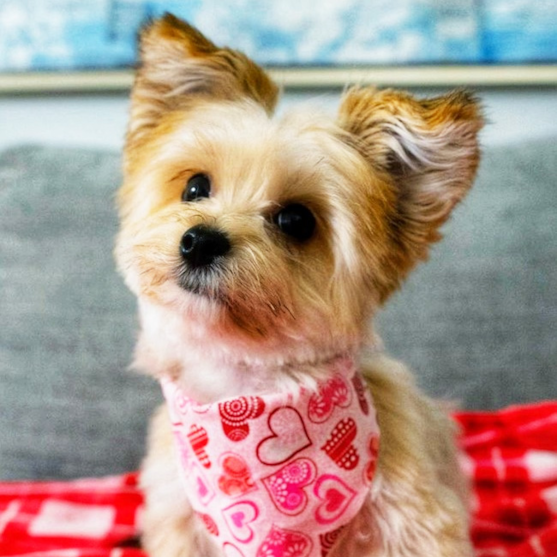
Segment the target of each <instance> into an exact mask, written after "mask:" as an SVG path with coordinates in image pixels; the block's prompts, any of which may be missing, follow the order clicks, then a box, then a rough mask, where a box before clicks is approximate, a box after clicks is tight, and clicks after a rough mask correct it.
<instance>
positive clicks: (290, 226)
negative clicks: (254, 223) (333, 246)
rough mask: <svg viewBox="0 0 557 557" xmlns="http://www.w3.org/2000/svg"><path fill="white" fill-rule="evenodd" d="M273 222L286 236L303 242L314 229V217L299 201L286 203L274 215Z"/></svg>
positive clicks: (310, 235) (309, 236)
mask: <svg viewBox="0 0 557 557" xmlns="http://www.w3.org/2000/svg"><path fill="white" fill-rule="evenodd" d="M273 220H274V222H275V224H276V225H277V226H278V227H279V228H280V229H281V230H282V232H284V233H285V234H287V235H288V236H291V237H292V238H294V239H296V240H299V241H300V242H304V241H305V240H309V239H310V238H311V237H312V235H313V232H314V230H315V217H314V216H313V213H312V212H311V211H310V210H309V209H308V208H307V207H306V206H305V205H301V204H299V203H293V204H292V205H287V206H286V207H284V208H283V209H281V210H280V211H279V212H278V213H277V214H276V215H275V216H274V219H273Z"/></svg>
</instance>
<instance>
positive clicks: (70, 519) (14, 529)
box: [0, 474, 145, 557]
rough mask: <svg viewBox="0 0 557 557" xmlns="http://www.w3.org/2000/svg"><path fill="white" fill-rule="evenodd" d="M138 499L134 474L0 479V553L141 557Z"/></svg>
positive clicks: (19, 556) (31, 556)
mask: <svg viewBox="0 0 557 557" xmlns="http://www.w3.org/2000/svg"><path fill="white" fill-rule="evenodd" d="M142 502H143V499H142V496H141V494H140V492H139V490H138V488H137V477H136V475H135V474H126V475H123V476H115V477H108V478H101V479H84V480H77V481H72V482H6V483H0V556H1V557H8V556H10V557H16V556H17V557H145V554H144V553H143V552H142V551H140V550H139V549H137V545H138V544H137V534H138V523H139V513H140V510H141V504H142ZM134 546H135V547H134Z"/></svg>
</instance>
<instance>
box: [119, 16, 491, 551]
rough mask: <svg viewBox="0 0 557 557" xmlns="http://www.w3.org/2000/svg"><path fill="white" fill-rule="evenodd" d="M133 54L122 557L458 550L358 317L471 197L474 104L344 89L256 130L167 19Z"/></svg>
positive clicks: (432, 450) (431, 445) (456, 482)
mask: <svg viewBox="0 0 557 557" xmlns="http://www.w3.org/2000/svg"><path fill="white" fill-rule="evenodd" d="M140 44H141V63H140V67H139V69H138V72H137V75H136V79H135V84H134V86H133V91H132V97H131V111H130V123H129V128H128V133H127V138H126V145H125V153H124V180H123V185H122V187H121V190H120V192H119V211H120V218H121V228H120V231H119V235H118V238H117V244H116V258H117V261H118V266H119V269H120V271H121V273H122V274H123V276H124V278H125V281H126V283H127V285H128V287H129V288H130V289H131V291H132V292H133V293H134V294H135V295H136V296H137V298H138V305H139V316H140V325H141V328H140V334H139V339H138V344H137V348H136V352H135V360H134V365H135V367H137V368H138V369H140V370H142V371H144V372H146V373H148V374H150V375H152V376H153V377H155V378H157V379H158V380H160V381H161V383H162V386H163V391H164V393H165V397H166V400H167V404H166V405H163V407H162V408H161V409H160V410H159V411H158V412H157V413H156V415H155V416H154V418H153V422H152V425H151V430H150V436H149V442H148V444H149V448H148V454H147V456H146V459H145V462H144V465H143V468H142V472H141V485H142V488H143V489H144V492H145V498H146V506H145V511H144V516H143V544H144V547H145V549H146V551H147V552H148V553H149V555H150V556H151V557H190V556H192V557H193V556H196V557H197V556H204V557H213V556H214V557H217V556H226V557H241V556H244V557H250V556H253V557H255V556H257V557H260V556H278V555H281V556H290V557H313V556H314V555H328V556H329V557H337V556H341V555H350V556H361V557H364V556H365V557H368V556H369V557H372V556H373V557H375V556H383V557H387V556H389V557H410V556H412V557H418V556H419V557H467V556H471V555H472V547H471V543H470V539H469V518H468V506H469V504H468V501H467V497H468V492H467V485H466V482H465V481H464V480H463V478H462V476H461V474H460V472H459V466H458V458H457V451H456V449H455V442H454V438H455V433H456V432H455V430H454V427H453V425H452V424H451V421H450V419H449V418H448V417H447V416H446V415H445V411H444V410H443V409H442V408H441V407H440V406H439V405H438V404H437V403H435V402H434V401H432V400H430V399H429V398H427V396H425V395H424V394H423V393H422V392H420V390H419V389H418V388H417V386H416V385H415V384H414V382H413V380H412V378H411V375H410V374H409V372H408V371H407V370H406V368H405V367H404V366H403V365H402V364H400V363H398V362H396V361H394V360H392V359H390V358H389V357H388V356H386V355H385V354H383V353H382V351H381V346H380V341H379V339H378V338H377V335H376V334H375V333H374V332H373V327H371V326H370V320H371V318H372V317H373V315H374V314H375V313H376V311H377V310H378V308H380V307H382V306H383V304H384V303H385V302H386V301H387V300H388V298H389V297H390V295H391V294H392V293H393V292H395V291H396V290H397V289H398V288H399V286H400V285H401V283H402V282H403V280H404V279H405V278H406V277H407V275H408V273H409V272H410V271H411V270H412V269H413V268H414V266H415V265H416V264H417V263H418V262H420V261H422V260H425V259H426V258H427V256H428V250H429V247H430V245H431V244H432V243H434V242H436V241H438V240H439V239H440V238H441V234H440V227H441V225H442V224H443V223H444V222H445V221H446V220H447V219H448V217H449V215H450V213H451V211H452V209H453V207H454V206H455V205H456V204H457V203H458V202H459V201H460V200H461V199H462V198H463V197H464V196H465V194H466V193H467V192H468V190H469V188H470V187H471V185H472V183H473V180H474V177H475V173H476V169H477V166H478V163H479V145H478V132H479V131H480V129H481V127H482V123H483V120H482V114H481V107H480V106H479V103H478V101H477V100H476V98H475V97H474V96H473V95H472V94H470V93H468V92H465V91H455V92H451V93H448V94H446V95H443V96H438V97H436V98H431V99H425V100H424V99H418V98H415V97H414V96H412V95H410V94H408V93H405V92H401V91H396V90H378V89H375V88H372V87H364V86H354V87H351V88H348V89H347V90H346V91H345V92H344V94H343V96H342V98H341V100H340V106H339V109H338V114H337V115H336V117H334V118H332V117H330V116H328V115H325V114H322V113H320V112H318V111H312V110H309V109H308V108H307V107H306V108H304V109H302V110H297V111H296V110H294V111H292V112H291V113H289V114H287V115H284V116H281V117H280V118H278V117H276V116H274V110H275V105H276V103H277V99H278V96H279V89H278V87H277V86H276V84H275V83H274V82H273V81H272V80H271V79H270V77H269V76H268V75H267V74H266V73H265V71H264V70H263V69H262V68H260V67H259V66H258V65H257V64H256V63H255V62H253V61H252V60H250V59H249V58H247V57H246V56H245V55H244V54H242V53H240V52H237V51H235V50H232V49H229V48H220V47H218V46H216V45H215V44H213V43H212V42H211V41H210V40H209V39H207V38H206V37H204V36H203V35H202V34H201V33H200V32H199V31H198V30H197V29H195V28H194V27H192V26H190V25H189V24H188V23H186V22H184V21H182V20H180V19H178V18H176V17H174V16H172V15H170V14H167V15H165V16H164V17H162V18H161V19H158V20H155V21H154V22H152V23H151V24H150V25H149V26H147V27H146V28H145V29H144V30H143V32H142V34H141V39H140ZM362 378H363V381H362ZM222 401H225V402H222ZM351 401H352V402H351ZM354 401H356V402H354ZM358 404H359V406H358ZM300 405H306V406H304V408H309V411H308V412H309V413H308V414H307V415H306V414H304V412H305V410H300V408H301V406H300ZM242 412H244V413H243V414H242ZM187 420H190V421H189V422H188V421H187ZM359 420H360V421H359ZM335 424H336V426H335ZM333 426H335V427H333ZM217 430H218V431H217ZM356 430H357V431H358V435H362V436H363V437H362V439H363V440H357V439H356V434H355V431H356ZM217 435H218V436H220V437H219V440H218V441H215V443H221V442H222V443H223V445H222V447H220V448H219V451H220V452H218V454H217V453H211V452H210V450H212V449H211V444H212V443H213V441H212V440H213V439H215V436H217ZM258 435H259V436H260V437H259V438H258V439H259V440H258V444H257V445H256V444H255V441H256V440H255V437H256V436H258ZM261 436H263V437H261ZM319 436H321V437H320V439H321V440H319V441H317V440H316V438H317V437H319ZM250 440H251V441H250ZM248 442H253V443H254V444H252V445H249V446H248V445H247V444H246V443H248ZM252 453H256V456H257V459H258V460H259V462H258V463H256V464H254V463H253V462H252V460H255V457H254V458H253V459H252V456H253V455H252ZM318 460H320V462H319V463H318V462H317V461H318ZM321 466H324V468H323V469H322V468H321ZM256 467H259V468H257V469H256ZM351 467H352V468H351ZM355 470H358V474H356V475H357V476H358V478H356V479H355V480H354V482H355V483H354V485H352V484H351V483H349V482H351V481H352V479H350V474H351V472H352V471H355ZM267 472H268V473H267ZM210 474H212V475H210ZM265 474H266V475H265ZM293 478H294V479H293ZM296 478H297V479H296ZM347 478H348V479H347ZM281 489H282V491H281ZM213 497H214V499H213ZM222 497H224V502H222V501H221V502H220V503H219V504H220V505H221V506H220V507H218V510H217V511H214V509H213V507H211V505H212V504H213V501H216V500H217V499H218V500H219V501H220V500H221V499H222ZM258 497H259V498H260V499H257V498H258ZM265 498H266V499H265ZM256 499H257V501H259V502H254V501H255V500H256ZM263 500H266V501H267V502H268V504H265V503H263V504H261V502H260V501H263ZM204 508H206V509H213V510H212V511H210V510H207V511H204ZM340 511H343V513H344V511H346V513H344V514H343V513H341V512H340ZM278 515H281V516H283V518H284V520H285V521H286V522H284V524H282V523H280V524H279V523H275V518H274V517H275V516H278ZM306 515H307V516H306ZM300 517H305V518H300ZM307 517H309V518H307ZM306 519H307V521H309V522H307V524H305V525H304V524H301V522H303V521H304V520H306ZM277 520H278V519H277ZM296 521H297V522H296ZM298 525H300V526H299V528H298ZM304 528H305V530H304Z"/></svg>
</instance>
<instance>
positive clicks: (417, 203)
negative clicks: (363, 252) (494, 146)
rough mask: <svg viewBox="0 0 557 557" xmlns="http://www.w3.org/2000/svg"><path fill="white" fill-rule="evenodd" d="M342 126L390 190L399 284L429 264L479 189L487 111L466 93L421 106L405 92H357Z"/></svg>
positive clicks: (347, 101)
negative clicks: (450, 223) (451, 222)
mask: <svg viewBox="0 0 557 557" xmlns="http://www.w3.org/2000/svg"><path fill="white" fill-rule="evenodd" d="M338 123H339V125H340V127H341V128H342V129H343V130H344V132H346V136H345V139H346V141H348V142H349V143H351V144H352V145H353V147H354V148H355V149H356V150H357V151H359V153H360V154H361V155H362V156H363V157H364V158H365V160H366V162H367V164H368V165H370V167H371V168H372V170H373V171H374V172H375V173H377V174H379V175H382V176H383V177H384V178H386V182H387V183H389V184H390V187H389V189H390V191H389V192H388V194H387V197H388V198H389V199H390V200H391V207H390V214H389V216H388V218H389V226H390V228H391V233H390V236H391V238H392V241H393V249H391V250H390V253H391V255H390V257H391V261H390V262H389V267H390V269H389V271H388V272H387V274H390V275H391V276H393V275H398V277H397V279H395V280H396V282H397V283H398V281H399V280H400V279H402V278H404V276H405V275H406V273H407V272H408V271H409V270H410V269H411V268H412V267H413V266H414V265H415V263H416V262H417V261H419V260H420V259H425V258H426V257H427V253H428V246H429V245H430V244H431V243H432V242H434V241H436V240H438V239H439V238H440V237H441V236H440V234H439V227H440V226H441V225H442V224H443V223H444V222H445V221H446V220H447V218H448V217H449V215H450V213H451V210H452V209H453V207H454V206H455V205H456V204H457V203H458V202H459V201H460V200H461V199H462V198H463V197H464V195H465V194H466V192H467V191H468V189H469V188H470V187H471V185H472V182H473V180H474V177H475V174H476V169H477V167H478V163H479V146H478V137H477V136H478V132H479V130H480V129H481V128H482V126H483V118H482V115H481V110H480V107H479V104H478V102H477V100H476V99H475V98H474V97H473V96H472V95H471V94H470V93H467V92H464V91H456V92H452V93H449V94H447V95H445V96H441V97H436V98H433V99H426V100H419V99H416V98H414V97H412V96H411V95H409V94H407V93H404V92H401V91H393V90H384V91H378V90H376V89H374V88H353V89H350V90H348V92H347V93H346V94H345V96H344V99H343V102H342V103H341V107H340V111H339V118H338ZM393 190H394V191H393ZM388 290H390V289H388Z"/></svg>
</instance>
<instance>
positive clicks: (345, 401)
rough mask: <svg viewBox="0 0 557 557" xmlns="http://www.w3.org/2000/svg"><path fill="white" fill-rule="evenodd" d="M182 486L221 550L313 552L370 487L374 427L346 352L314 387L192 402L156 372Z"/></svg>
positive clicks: (251, 554)
mask: <svg viewBox="0 0 557 557" xmlns="http://www.w3.org/2000/svg"><path fill="white" fill-rule="evenodd" d="M162 388H163V392H164V395H165V398H166V401H167V403H168V408H169V412H170V418H171V421H172V427H173V432H174V436H175V441H176V446H177V449H178V451H177V452H178V456H179V462H180V465H181V470H182V474H183V478H184V484H185V489H186V494H187V496H188V498H189V500H190V502H191V505H192V507H193V509H194V510H195V511H196V513H197V515H198V516H199V518H200V519H201V520H202V522H203V524H204V525H205V527H206V528H207V530H208V531H209V533H210V534H212V535H213V536H214V537H215V538H216V540H217V543H219V544H220V545H221V546H222V548H223V551H224V554H225V555H226V557H322V556H324V555H326V554H327V552H328V551H329V550H330V548H331V547H332V546H333V544H334V542H335V540H336V539H337V538H338V536H339V534H340V533H341V531H342V528H343V527H344V526H345V525H346V524H347V523H348V522H350V520H351V519H352V518H354V517H355V516H356V514H357V513H358V511H359V510H360V508H361V507H362V505H363V503H364V501H365V500H366V498H367V497H368V495H369V488H370V485H371V482H372V479H373V476H374V473H375V466H376V461H377V454H378V447H379V428H378V426H377V422H376V417H375V409H374V407H373V403H372V399H371V396H370V393H369V390H368V388H367V386H366V385H365V383H364V381H363V379H362V377H361V375H360V374H359V373H358V372H357V371H356V370H355V369H354V366H353V364H352V362H351V361H348V360H341V361H337V362H336V363H335V364H334V365H333V369H332V375H331V376H330V378H329V379H328V380H326V381H323V382H320V383H318V386H317V390H309V389H306V388H300V389H299V391H298V392H297V393H288V394H271V395H258V396H240V397H237V398H230V399H226V400H222V401H220V402H215V403H212V404H197V403H196V402H194V401H193V400H191V399H190V398H188V396H187V395H186V394H185V393H184V392H183V390H182V389H181V388H180V387H179V386H178V385H177V384H176V383H175V382H172V381H171V380H169V379H164V380H163V381H162Z"/></svg>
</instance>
